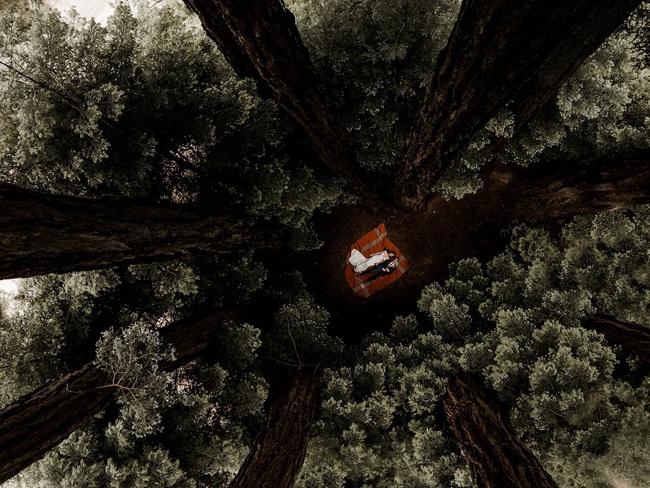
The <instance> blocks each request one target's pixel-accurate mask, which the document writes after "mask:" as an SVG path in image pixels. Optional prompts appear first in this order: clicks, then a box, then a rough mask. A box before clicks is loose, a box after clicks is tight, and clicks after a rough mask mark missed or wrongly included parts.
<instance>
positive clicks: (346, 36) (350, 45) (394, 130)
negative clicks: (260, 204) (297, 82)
mask: <svg viewBox="0 0 650 488" xmlns="http://www.w3.org/2000/svg"><path fill="white" fill-rule="evenodd" d="M288 6H289V8H290V9H291V11H292V12H293V13H294V15H295V17H296V23H297V24H298V28H299V30H300V34H301V36H302V38H303V40H304V42H305V44H306V46H307V48H308V49H309V53H310V56H311V59H312V61H313V62H314V63H315V65H316V68H317V70H318V73H319V75H320V81H321V83H322V84H323V85H324V88H325V91H326V93H327V94H328V95H329V98H330V100H331V102H332V103H333V104H334V106H335V107H336V109H337V114H338V115H339V118H338V120H339V121H340V123H341V124H342V126H343V127H344V129H345V132H346V133H347V134H348V140H349V141H351V142H352V144H353V145H354V149H355V153H356V157H357V160H358V161H359V163H360V164H361V165H362V166H363V167H365V168H370V169H374V170H382V171H386V170H387V169H389V168H391V167H394V166H395V164H396V162H397V161H398V160H399V157H400V156H401V154H402V151H403V146H404V143H405V141H406V138H407V137H408V132H409V130H410V127H411V123H412V122H413V121H414V120H415V116H416V114H417V110H418V106H419V103H420V100H421V98H422V96H423V93H424V87H425V86H426V84H427V83H428V82H429V80H430V78H431V75H432V72H433V67H434V66H435V59H436V57H437V55H438V53H439V52H440V50H441V49H442V48H443V47H444V45H445V42H446V40H447V36H448V35H449V33H450V32H451V28H452V26H453V24H454V21H455V20H456V14H457V12H458V9H459V7H460V2H459V1H458V0H437V1H435V2H431V1H427V0H415V1H414V0H398V1H395V0H380V1H377V0H370V1H369V0H362V1H355V2H349V1H347V0H333V1H328V2H322V1H319V0H291V1H290V2H289V3H288Z"/></svg>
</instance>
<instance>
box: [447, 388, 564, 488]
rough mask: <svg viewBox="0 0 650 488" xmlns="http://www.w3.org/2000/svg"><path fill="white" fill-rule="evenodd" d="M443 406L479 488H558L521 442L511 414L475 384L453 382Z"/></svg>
mask: <svg viewBox="0 0 650 488" xmlns="http://www.w3.org/2000/svg"><path fill="white" fill-rule="evenodd" d="M443 407H444V410H445V416H446V418H447V421H448V423H449V427H450V428H451V432H452V434H453V436H454V437H455V439H456V441H457V442H458V445H459V446H460V450H461V451H462V453H463V456H464V457H465V459H466V460H467V463H468V464H469V467H470V470H471V472H472V476H473V477H474V480H475V482H476V484H477V486H478V487H479V488H532V487H535V488H558V486H557V484H555V481H553V479H552V478H551V476H550V475H549V474H548V473H547V472H546V471H545V470H544V468H543V467H542V465H541V464H540V462H539V461H538V460H537V458H536V457H535V456H534V455H533V453H532V452H530V450H528V448H527V447H526V446H525V445H524V444H522V443H521V441H520V440H519V439H517V437H516V436H515V434H514V432H513V431H512V427H511V426H510V423H509V421H508V418H507V415H506V414H505V413H504V412H502V411H501V410H500V408H499V406H498V405H497V403H496V402H494V401H492V400H490V399H488V397H487V395H486V393H485V392H483V391H481V390H480V389H479V387H478V386H477V385H476V384H475V383H474V382H472V381H471V380H469V379H466V378H460V377H458V378H455V379H453V380H451V382H450V383H449V386H448V387H447V393H446V395H445V397H444V398H443Z"/></svg>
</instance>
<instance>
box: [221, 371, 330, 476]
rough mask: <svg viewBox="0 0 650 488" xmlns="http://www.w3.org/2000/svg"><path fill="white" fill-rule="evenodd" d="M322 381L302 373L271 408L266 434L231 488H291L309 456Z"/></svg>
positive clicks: (286, 387)
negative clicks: (311, 433) (309, 444)
mask: <svg viewBox="0 0 650 488" xmlns="http://www.w3.org/2000/svg"><path fill="white" fill-rule="evenodd" d="M319 399H320V379H319V378H318V377H317V376H316V375H314V374H312V373H306V372H300V373H298V374H297V375H296V376H295V377H294V378H292V380H291V382H290V383H289V384H288V385H285V388H284V389H283V391H282V392H281V394H280V395H279V398H278V399H277V400H276V401H275V403H273V405H272V406H271V407H270V409H269V412H268V414H267V416H266V421H265V423H264V426H263V427H262V431H261V432H260V434H259V435H258V436H257V439H255V442H254V443H253V447H252V448H251V450H250V452H249V453H248V456H246V460H245V461H244V464H243V465H242V467H241V468H240V469H239V472H238V473H237V476H236V477H235V479H234V480H233V481H232V483H231V484H230V485H229V488H291V487H293V486H294V484H295V482H296V479H297V478H298V475H299V474H300V469H301V468H302V463H303V461H304V460H305V454H306V453H307V442H308V441H309V432H310V430H311V426H312V423H313V421H314V417H315V415H316V410H317V408H318V404H319Z"/></svg>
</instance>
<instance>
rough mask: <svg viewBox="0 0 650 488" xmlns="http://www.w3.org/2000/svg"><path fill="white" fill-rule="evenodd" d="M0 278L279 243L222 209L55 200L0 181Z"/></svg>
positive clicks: (66, 198)
mask: <svg viewBox="0 0 650 488" xmlns="http://www.w3.org/2000/svg"><path fill="white" fill-rule="evenodd" d="M0 207H1V208H2V212H1V213H0V279H6V278H19V277H26V276H34V275H39V274H45V273H64V272H68V271H79V270H86V269H96V268H103V267H108V266H116V265H119V264H132V263H141V262H149V261H156V260H164V259H171V258H177V257H182V256H185V255H188V254H192V253H213V254H215V253H216V254H219V253H228V252H231V251H233V250H236V249H240V248H243V247H248V248H251V247H254V248H258V247H265V246H270V245H276V244H277V243H278V242H280V237H276V234H279V232H275V231H273V230H272V229H270V228H266V227H259V226H256V227H252V226H251V225H250V223H249V222H246V220H245V219H244V218H242V217H239V216H237V215H236V214H233V213H228V212H227V211H226V210H223V209H220V208H217V207H205V206H197V205H178V204H164V203H157V204H147V203H142V202H138V201H136V200H130V199H107V198H104V199H92V198H85V197H71V196H62V195H52V194H47V193H41V192H36V191H32V190H26V189H24V188H19V187H16V186H13V185H9V184H6V183H0Z"/></svg>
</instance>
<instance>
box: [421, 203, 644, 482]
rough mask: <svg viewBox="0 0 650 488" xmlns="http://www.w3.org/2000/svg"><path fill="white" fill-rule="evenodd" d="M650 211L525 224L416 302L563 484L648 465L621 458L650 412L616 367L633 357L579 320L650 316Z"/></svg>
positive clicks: (625, 474)
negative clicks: (625, 440) (549, 225)
mask: <svg viewBox="0 0 650 488" xmlns="http://www.w3.org/2000/svg"><path fill="white" fill-rule="evenodd" d="M647 212H648V209H647V208H640V209H638V210H637V211H636V212H630V211H627V212H615V213H609V214H599V215H597V216H596V217H593V218H578V219H576V220H575V221H574V222H573V223H571V224H570V225H568V226H566V227H565V228H564V229H563V231H562V233H561V236H559V238H553V237H552V236H551V234H550V233H549V232H547V231H545V230H542V229H535V228H527V227H518V228H516V229H515V230H514V232H513V235H512V240H511V243H510V246H509V248H508V249H507V250H506V251H505V252H504V253H502V254H500V255H498V256H496V257H494V258H493V259H492V260H490V261H489V262H488V263H487V264H485V265H482V264H481V263H480V262H479V261H478V260H476V259H467V260H464V261H461V262H459V263H457V264H456V265H455V266H453V267H452V270H451V271H452V273H451V277H450V278H449V279H448V280H447V281H446V282H445V283H443V284H434V285H431V286H429V287H427V288H426V289H425V290H424V291H423V293H422V297H421V299H420V301H419V302H418V305H419V308H420V310H421V311H422V312H423V313H425V314H426V315H427V316H428V317H429V318H430V320H431V322H432V325H433V327H434V329H435V330H436V331H437V332H438V333H439V334H441V335H442V336H443V338H444V339H445V340H446V341H447V342H448V343H450V344H455V345H456V346H455V347H457V349H456V352H455V353H454V354H455V355H456V357H457V358H458V361H459V365H460V367H461V368H462V369H463V370H465V371H468V372H472V373H475V374H477V375H479V376H481V377H482V378H483V380H484V381H485V383H486V385H488V386H489V387H490V389H492V390H493V391H495V392H496V393H497V394H498V396H499V398H500V399H501V400H502V401H503V402H505V404H506V405H507V406H508V407H509V408H510V411H511V420H512V423H513V425H514V427H515V429H516V430H517V432H518V433H519V435H520V436H521V437H522V439H523V441H524V442H525V443H526V444H527V445H528V446H529V447H531V448H533V449H534V450H535V451H536V453H537V454H538V456H540V457H541V459H542V460H543V462H544V463H545V464H546V466H547V467H548V469H550V470H551V472H552V473H553V474H554V475H555V474H557V476H558V477H559V479H560V480H565V481H566V486H576V487H577V486H601V485H598V483H601V484H602V486H610V485H611V484H612V483H613V482H614V481H615V480H625V479H628V478H630V477H631V478H637V479H640V478H642V476H643V474H644V473H643V468H641V467H639V466H637V465H636V464H635V463H634V462H629V461H625V462H624V466H625V467H624V468H623V467H622V466H621V465H619V467H618V471H615V470H613V469H612V466H613V465H614V464H615V463H620V462H622V461H621V456H622V454H621V449H623V447H621V444H620V443H621V442H622V441H621V440H622V435H623V432H630V431H631V429H632V428H633V427H632V425H635V423H636V420H635V419H634V418H633V416H634V414H633V413H632V412H636V413H639V412H643V411H645V410H646V409H647V405H648V403H647V397H646V388H641V389H638V390H635V389H634V388H633V387H632V386H631V385H630V384H629V383H628V382H627V381H626V380H625V379H623V378H621V377H620V376H619V375H617V374H615V370H616V368H620V367H621V365H620V363H621V362H622V361H625V360H626V359H633V358H625V356H624V355H623V354H624V352H623V351H621V350H620V349H618V348H612V347H611V346H610V345H609V344H608V343H607V341H606V340H605V338H604V337H603V336H602V335H600V334H598V333H596V332H593V331H590V330H587V329H585V328H583V327H581V323H582V322H583V321H584V320H585V319H586V318H587V317H588V316H589V315H590V314H593V313H596V312H605V313H612V314H615V315H617V316H618V317H621V318H623V319H628V320H634V321H637V322H640V323H646V324H648V323H650V315H649V314H648V311H649V310H650V306H649V305H650V302H649V301H648V296H649V294H650V282H648V274H647V271H648V269H650V254H648V251H647V250H648V248H649V245H650V233H649V232H648V231H649V229H650V228H649V227H648V218H647V215H648V214H647ZM626 297H627V299H626ZM459 331H462V333H459ZM632 368H633V370H634V366H633V367H632ZM635 439H638V437H634V438H633V439H632V440H631V441H630V447H631V446H633V445H635V443H638V442H641V441H639V440H635ZM631 449H633V448H632V447H631ZM586 460H588V461H586ZM585 463H588V465H589V466H591V467H590V468H587V467H586V466H585ZM614 472H617V473H618V474H616V477H612V476H614V475H613V474H612V473H614Z"/></svg>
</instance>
